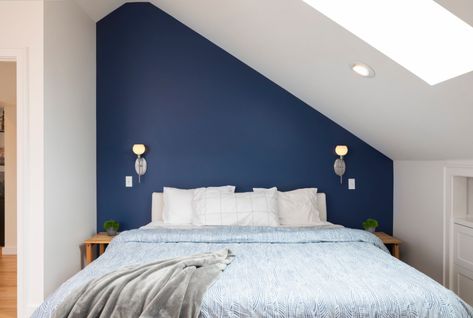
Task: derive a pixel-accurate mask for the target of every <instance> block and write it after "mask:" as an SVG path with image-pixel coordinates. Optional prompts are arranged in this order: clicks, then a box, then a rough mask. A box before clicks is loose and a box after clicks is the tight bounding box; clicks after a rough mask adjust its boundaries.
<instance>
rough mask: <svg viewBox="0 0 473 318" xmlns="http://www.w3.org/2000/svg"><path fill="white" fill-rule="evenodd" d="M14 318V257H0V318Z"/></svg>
mask: <svg viewBox="0 0 473 318" xmlns="http://www.w3.org/2000/svg"><path fill="white" fill-rule="evenodd" d="M11 317H16V256H10V255H3V256H2V255H0V318H11Z"/></svg>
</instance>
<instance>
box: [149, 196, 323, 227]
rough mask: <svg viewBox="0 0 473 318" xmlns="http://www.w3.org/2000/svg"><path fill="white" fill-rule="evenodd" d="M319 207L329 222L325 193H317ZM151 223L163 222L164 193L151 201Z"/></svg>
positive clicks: (321, 214) (321, 216) (153, 197)
mask: <svg viewBox="0 0 473 318" xmlns="http://www.w3.org/2000/svg"><path fill="white" fill-rule="evenodd" d="M317 207H318V208H319V213H320V220H321V221H327V203H326V201H325V193H317ZM151 221H152V222H162V221H163V193H162V192H153V195H152V201H151Z"/></svg>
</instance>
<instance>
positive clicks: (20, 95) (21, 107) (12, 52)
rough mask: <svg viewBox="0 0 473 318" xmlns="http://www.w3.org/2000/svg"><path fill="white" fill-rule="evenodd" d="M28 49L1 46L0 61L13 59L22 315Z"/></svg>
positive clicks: (22, 305)
mask: <svg viewBox="0 0 473 318" xmlns="http://www.w3.org/2000/svg"><path fill="white" fill-rule="evenodd" d="M27 56H28V52H27V49H0V61H11V62H16V95H17V96H16V97H17V101H16V108H17V109H16V111H17V119H16V124H17V125H16V132H17V142H16V143H17V171H16V178H17V196H16V201H17V210H16V218H17V232H16V236H17V247H16V248H17V315H18V317H24V316H25V314H26V312H25V310H24V308H25V304H26V279H25V278H26V277H25V276H26V275H25V273H26V264H25V261H24V259H25V254H24V253H25V251H26V249H25V241H24V222H25V220H26V219H27V218H26V216H27V215H29V213H28V212H31V210H30V207H29V206H28V202H29V200H28V196H29V193H28V187H29V179H28V175H29V174H28V168H29V162H30V158H29V153H28V145H29V142H28V140H29V138H28V122H29V107H28V93H27V92H28V75H27V74H28V73H27V72H28V64H27Z"/></svg>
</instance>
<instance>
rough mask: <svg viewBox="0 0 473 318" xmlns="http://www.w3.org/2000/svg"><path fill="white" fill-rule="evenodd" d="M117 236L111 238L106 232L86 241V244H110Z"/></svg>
mask: <svg viewBox="0 0 473 318" xmlns="http://www.w3.org/2000/svg"><path fill="white" fill-rule="evenodd" d="M114 237H115V236H110V235H108V234H107V233H106V232H100V233H97V234H95V235H94V236H92V237H91V238H88V239H87V240H85V243H86V244H108V243H110V242H111V241H112V239H113V238H114Z"/></svg>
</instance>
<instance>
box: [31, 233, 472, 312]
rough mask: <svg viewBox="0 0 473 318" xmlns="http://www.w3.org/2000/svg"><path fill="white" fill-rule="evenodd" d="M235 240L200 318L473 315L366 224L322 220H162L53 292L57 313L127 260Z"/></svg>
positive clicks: (126, 236) (47, 308)
mask: <svg viewBox="0 0 473 318" xmlns="http://www.w3.org/2000/svg"><path fill="white" fill-rule="evenodd" d="M224 247H226V248H229V249H230V250H231V251H232V252H233V254H234V255H235V259H234V260H233V262H232V263H231V264H230V265H229V266H228V267H227V269H226V270H225V271H224V272H223V273H222V274H221V276H220V277H219V279H218V280H217V281H216V282H215V283H214V284H213V285H212V286H211V287H210V288H209V289H208V290H207V292H206V294H205V296H204V299H203V303H202V309H201V313H200V317H472V316H473V310H472V308H471V307H470V306H468V305H467V304H465V303H464V302H463V301H462V300H461V299H459V298H458V297H457V296H456V295H455V294H454V293H453V292H451V291H450V290H448V289H446V288H444V287H443V286H441V285H440V284H438V283H437V282H435V281H434V280H432V279H430V278H429V277H427V276H426V275H424V274H422V273H420V272H419V271H417V270H415V269H414V268H412V267H410V266H409V265H407V264H405V263H403V262H401V261H399V260H397V259H395V258H394V257H392V256H391V255H390V254H389V253H388V251H387V250H386V248H385V247H384V245H383V244H382V242H381V241H380V240H379V239H378V238H377V237H376V236H375V235H373V234H371V233H368V232H366V231H361V230H354V229H348V228H342V227H334V226H327V225H325V226H317V227H301V228H288V227H200V228H166V227H155V228H148V229H138V230H131V231H126V232H123V233H121V234H120V235H119V236H117V237H116V238H115V239H114V240H113V241H112V243H111V244H110V246H109V247H108V248H107V250H106V252H105V253H104V254H103V255H102V256H100V257H99V258H98V259H97V260H95V261H94V262H92V263H91V264H90V265H89V266H87V267H86V268H85V269H84V270H82V271H81V272H79V273H77V274H76V275H75V276H73V277H72V278H71V279H69V280H68V281H66V282H65V283H64V284H63V285H62V286H61V287H60V288H59V289H58V290H57V291H55V292H54V293H53V294H52V295H50V296H49V297H48V298H47V299H46V301H45V302H44V303H43V304H42V305H41V306H40V308H39V309H38V310H37V311H36V312H35V314H34V315H33V317H50V316H51V315H52V314H53V312H54V310H55V308H56V307H57V306H58V304H60V303H61V302H62V301H63V300H64V299H65V297H67V295H68V294H70V293H71V291H73V290H74V289H75V288H78V287H79V286H81V285H83V284H85V283H87V282H88V281H89V280H91V279H94V278H97V277H100V276H102V275H104V274H106V273H108V272H111V271H114V270H117V269H119V268H123V267H125V266H130V265H137V264H145V263H149V262H153V261H156V260H161V259H166V258H172V257H177V256H185V255H191V254H195V253H201V252H209V251H215V250H218V249H220V248H224Z"/></svg>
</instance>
